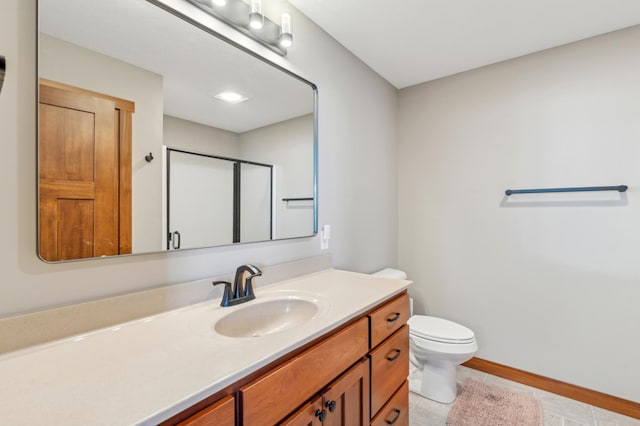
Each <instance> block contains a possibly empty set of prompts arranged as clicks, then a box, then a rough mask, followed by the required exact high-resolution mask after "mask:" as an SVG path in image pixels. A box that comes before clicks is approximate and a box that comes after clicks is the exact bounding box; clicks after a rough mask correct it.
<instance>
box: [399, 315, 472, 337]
mask: <svg viewBox="0 0 640 426" xmlns="http://www.w3.org/2000/svg"><path fill="white" fill-rule="evenodd" d="M408 323H409V331H410V333H411V334H413V335H414V336H418V337H421V338H423V339H428V340H433V341H436V342H442V343H470V342H473V340H474V339H475V336H474V334H473V331H471V330H469V329H468V328H467V327H465V326H463V325H460V324H456V323H455V322H453V321H448V320H446V319H442V318H436V317H429V316H425V315H414V316H412V317H411V318H409V321H408Z"/></svg>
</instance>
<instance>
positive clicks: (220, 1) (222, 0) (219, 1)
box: [211, 0, 227, 6]
mask: <svg viewBox="0 0 640 426" xmlns="http://www.w3.org/2000/svg"><path fill="white" fill-rule="evenodd" d="M211 1H212V2H213V4H215V5H216V6H226V4H227V0H211Z"/></svg>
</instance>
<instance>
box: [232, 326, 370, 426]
mask: <svg viewBox="0 0 640 426" xmlns="http://www.w3.org/2000/svg"><path fill="white" fill-rule="evenodd" d="M368 328H369V326H368V321H367V319H366V318H362V319H360V320H358V321H357V322H355V323H353V324H351V325H350V326H348V327H347V328H345V329H343V330H340V331H339V332H338V333H336V334H334V335H333V336H331V337H329V338H327V339H326V340H324V341H322V342H320V343H318V344H317V345H316V346H313V347H311V348H310V349H308V350H307V351H305V352H303V353H302V354H300V355H299V356H297V357H295V358H293V359H292V360H290V361H288V362H286V363H284V364H283V365H281V366H279V367H277V368H275V369H274V370H272V371H270V372H268V373H267V374H265V375H264V376H262V377H260V378H258V379H257V380H255V381H254V382H252V383H249V384H248V385H246V386H244V387H242V388H240V395H241V397H242V406H243V409H242V422H243V424H245V425H248V426H254V425H272V424H276V423H278V422H279V421H281V419H283V418H286V416H287V415H288V414H290V413H291V412H293V410H295V408H296V407H299V406H300V405H301V404H303V403H304V402H305V401H308V400H309V399H310V398H313V397H314V395H317V394H318V393H319V392H321V391H322V389H325V388H326V386H327V384H329V383H331V381H332V380H334V379H335V378H336V377H339V376H340V374H341V373H342V372H344V371H345V370H347V369H348V368H349V366H351V365H353V364H354V362H358V360H359V359H362V358H363V357H364V356H365V355H366V353H367V343H368V340H369V339H368Z"/></svg>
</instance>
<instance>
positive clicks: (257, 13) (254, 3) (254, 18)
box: [249, 0, 264, 30]
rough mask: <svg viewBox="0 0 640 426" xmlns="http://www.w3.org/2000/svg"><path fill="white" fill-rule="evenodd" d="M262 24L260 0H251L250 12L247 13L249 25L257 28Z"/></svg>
mask: <svg viewBox="0 0 640 426" xmlns="http://www.w3.org/2000/svg"><path fill="white" fill-rule="evenodd" d="M263 24H264V16H263V15H262V0H251V13H249V25H250V26H251V28H255V29H256V30H259V29H260V28H262V25H263Z"/></svg>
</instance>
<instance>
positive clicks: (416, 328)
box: [409, 315, 478, 404]
mask: <svg viewBox="0 0 640 426" xmlns="http://www.w3.org/2000/svg"><path fill="white" fill-rule="evenodd" d="M409 350H410V355H409V359H410V360H411V363H412V364H413V365H415V366H416V367H417V368H418V369H420V370H421V379H422V380H421V381H420V383H419V386H416V383H415V381H414V382H413V383H412V382H410V383H409V389H410V390H411V391H412V392H415V393H417V394H419V395H422V396H424V397H425V398H429V399H431V400H433V401H437V402H441V403H444V404H450V403H452V402H453V401H454V400H455V399H456V395H457V386H456V367H457V366H458V365H460V364H462V363H463V362H465V361H468V360H470V359H471V358H472V357H473V356H474V355H475V354H476V352H477V351H478V343H477V342H476V339H475V336H474V334H473V331H471V330H469V329H468V328H467V327H464V326H462V325H460V324H456V323H455V322H453V321H448V320H445V319H442V318H436V317H429V316H424V315H414V316H412V317H411V318H409Z"/></svg>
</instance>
